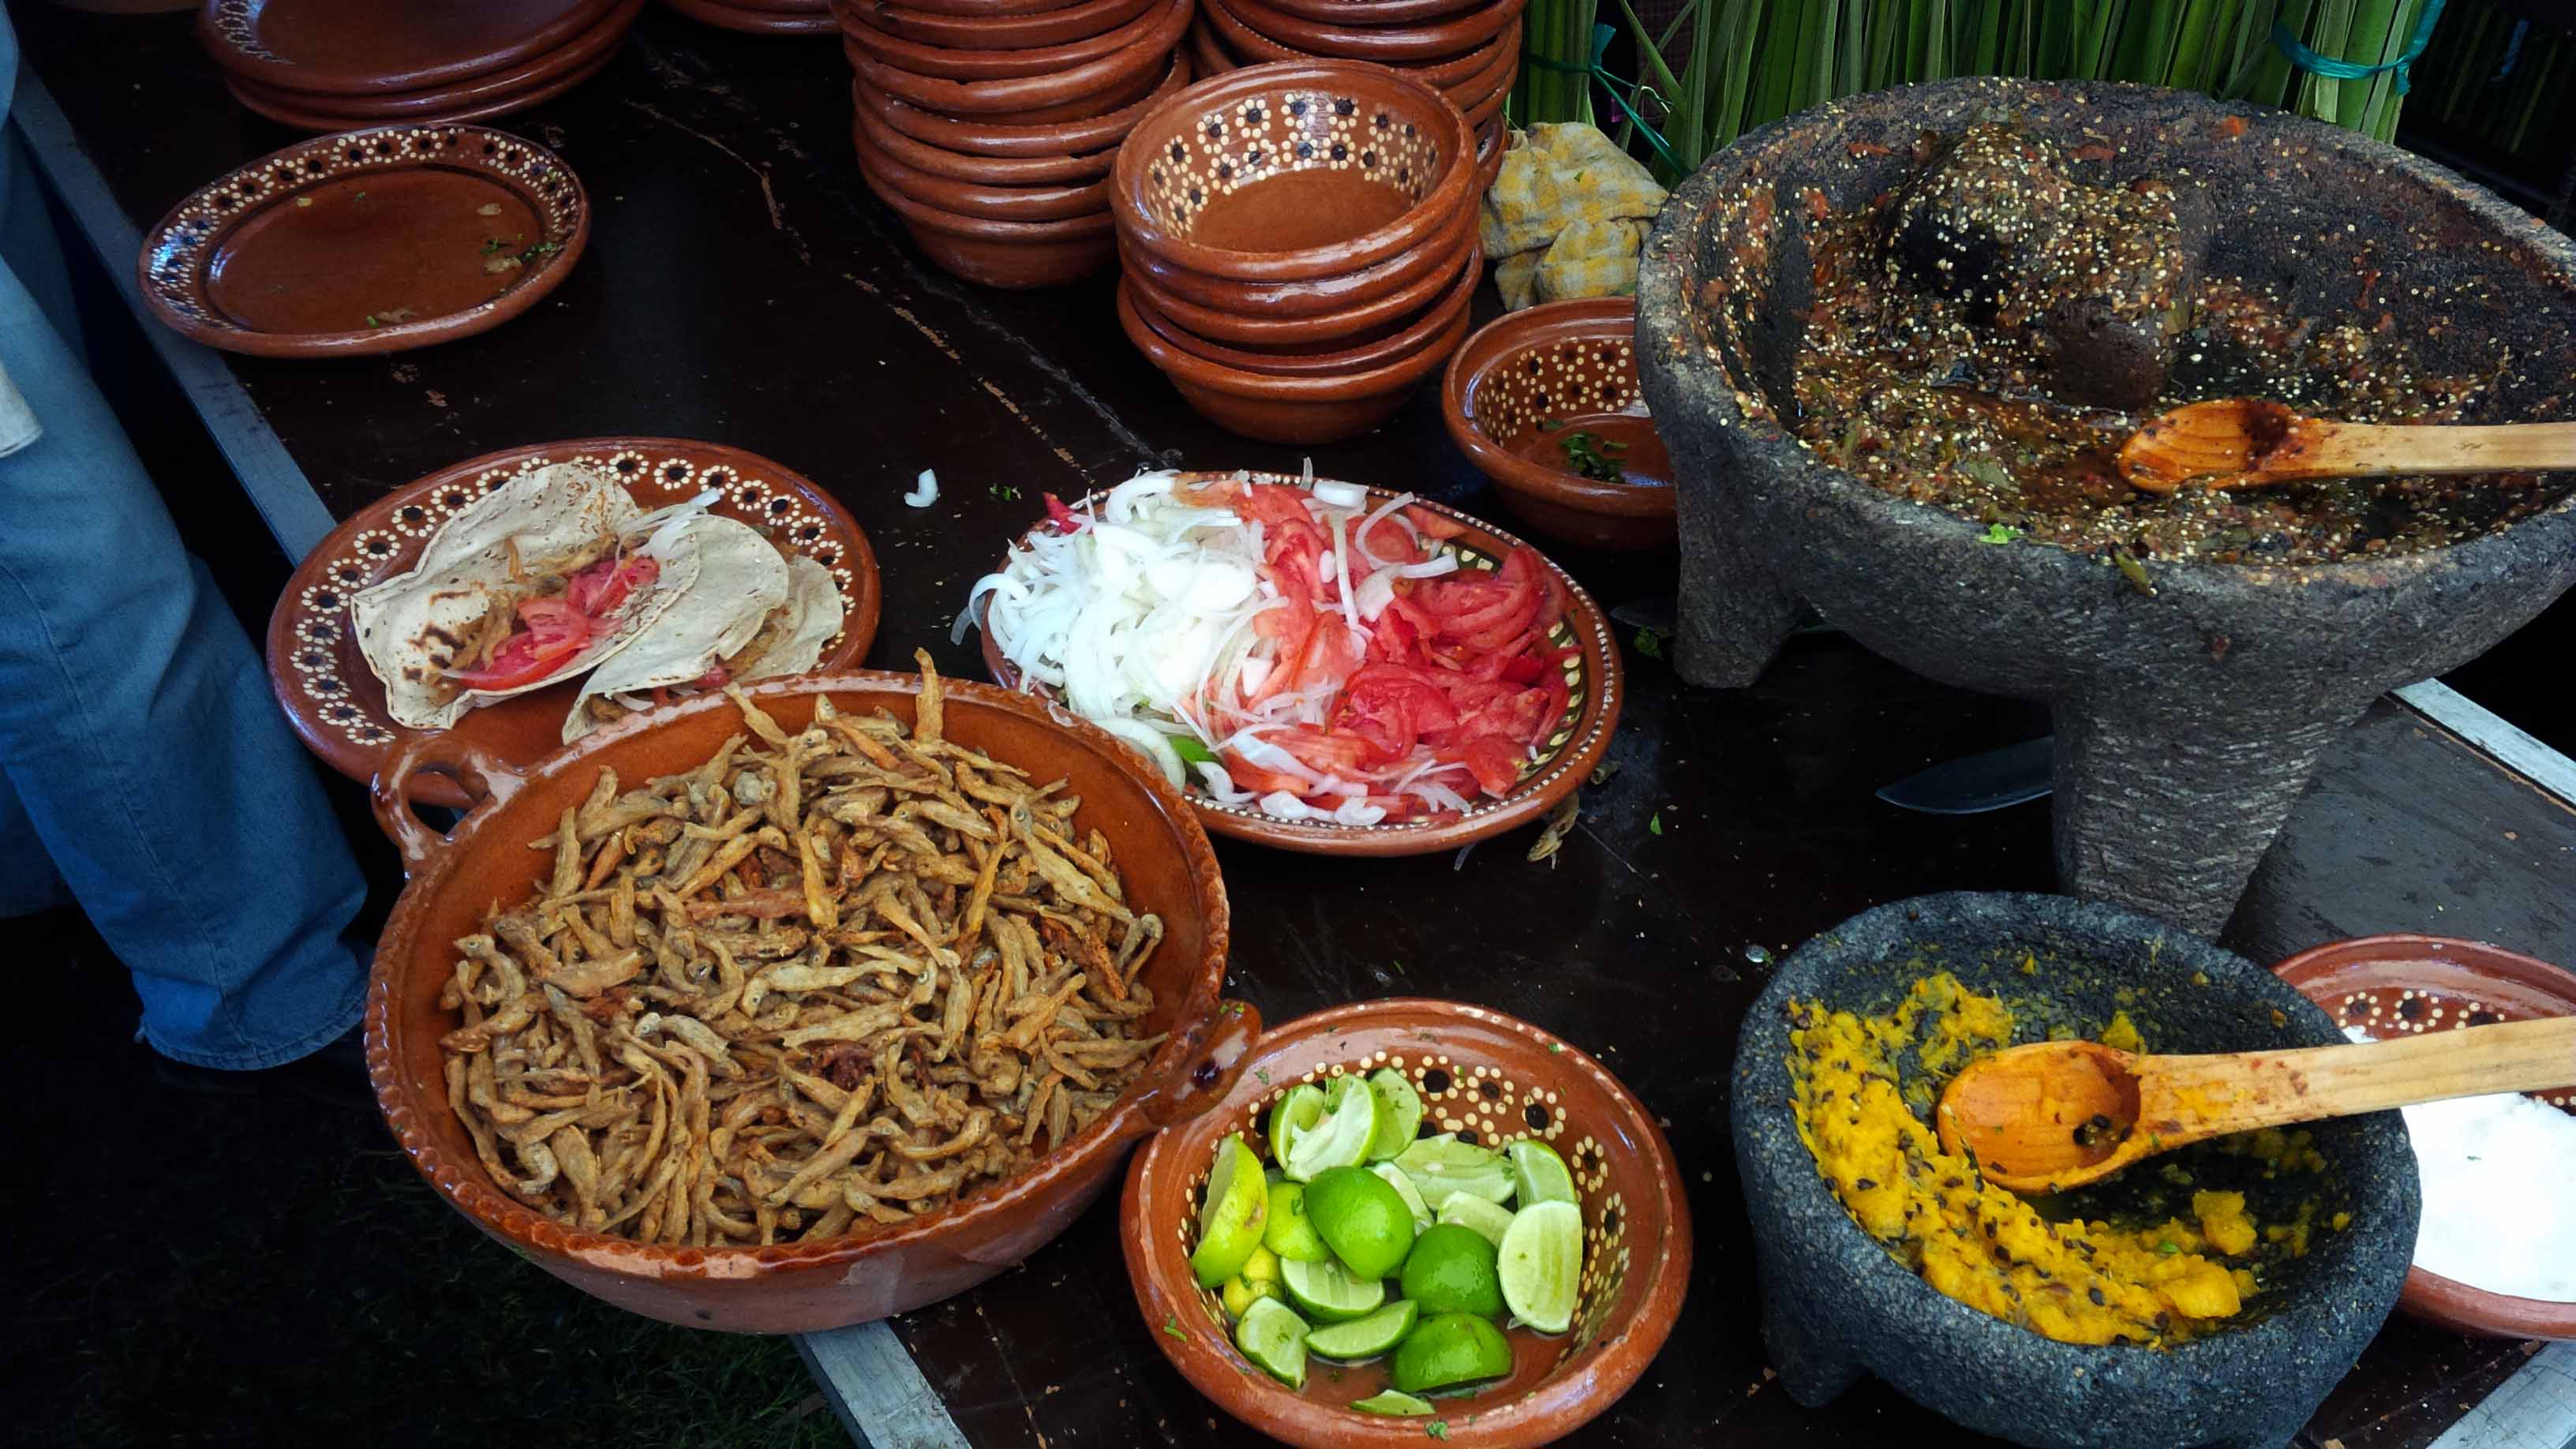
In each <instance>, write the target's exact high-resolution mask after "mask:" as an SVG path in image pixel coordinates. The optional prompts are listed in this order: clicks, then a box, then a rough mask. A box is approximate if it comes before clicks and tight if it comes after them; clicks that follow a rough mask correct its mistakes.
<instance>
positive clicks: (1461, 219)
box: [1110, 187, 1483, 321]
mask: <svg viewBox="0 0 2576 1449" xmlns="http://www.w3.org/2000/svg"><path fill="white" fill-rule="evenodd" d="M1110 195H1111V197H1112V199H1113V200H1114V199H1115V198H1116V196H1117V192H1116V190H1115V189H1114V187H1113V189H1112V191H1111V193H1110ZM1472 200H1473V198H1472V197H1471V198H1470V201H1471V202H1472ZM1482 210H1483V208H1481V207H1479V206H1476V205H1473V204H1470V205H1467V206H1462V207H1460V208H1459V209H1458V211H1457V214H1456V215H1454V216H1452V217H1451V218H1450V219H1449V221H1448V223H1447V225H1446V226H1445V227H1444V228H1443V229H1442V230H1441V231H1439V232H1436V233H1434V234H1433V235H1432V236H1430V237H1429V238H1427V239H1426V240H1424V241H1423V242H1421V243H1420V244H1418V245H1416V246H1412V247H1409V248H1407V249H1405V250H1404V251H1401V252H1398V253H1396V254H1395V255H1394V256H1392V257H1389V258H1387V259H1386V260H1384V261H1380V262H1374V263H1371V264H1370V265H1368V266H1365V267H1361V268H1359V269H1357V270H1356V271H1350V272H1344V273H1341V274H1339V275H1335V276H1324V277H1313V278H1309V279H1306V280H1303V281H1293V282H1238V281H1232V280H1229V279H1227V278H1224V277H1211V276H1208V275H1207V274H1205V273H1203V272H1194V271H1192V270H1190V269H1189V268H1187V267H1183V266H1179V265H1176V264H1174V263H1172V262H1169V261H1166V260H1164V259H1163V258H1161V257H1157V256H1153V255H1151V254H1149V253H1147V252H1146V251H1145V250H1144V248H1142V247H1140V246H1138V245H1136V242H1135V239H1134V238H1133V237H1132V236H1130V235H1129V234H1128V233H1127V232H1126V231H1125V229H1123V228H1122V229H1121V230H1120V231H1119V233H1118V251H1119V256H1120V258H1121V260H1122V261H1123V262H1124V263H1125V265H1126V267H1127V270H1128V271H1130V272H1134V273H1141V274H1143V275H1144V276H1145V277H1146V278H1148V279H1149V280H1151V281H1152V282H1153V283H1154V284H1155V287H1156V288H1157V290H1158V293H1169V294H1171V295H1173V296H1177V297H1182V298H1185V299H1187V300H1188V301H1190V302H1191V303H1194V304H1195V305H1197V306H1200V307H1205V308H1208V309H1210V310H1212V311H1219V312H1225V313H1229V314H1231V315H1234V316H1237V317H1245V318H1251V319H1255V320H1266V319H1269V318H1274V317H1275V318H1279V319H1283V320H1295V321H1310V320H1312V319H1314V318H1317V317H1324V316H1334V317H1339V316H1342V315H1344V314H1345V313H1346V312H1347V311H1348V310H1349V309H1351V308H1355V307H1359V306H1363V305H1366V304H1368V303H1371V302H1375V301H1377V300H1379V299H1381V298H1384V297H1386V296H1388V295H1390V294H1392V293H1394V292H1397V291H1400V290H1403V289H1405V288H1409V287H1415V286H1421V285H1426V283H1425V282H1424V280H1423V279H1424V278H1426V277H1429V276H1432V275H1433V274H1435V273H1445V272H1446V271H1447V269H1448V267H1449V266H1450V265H1451V264H1452V263H1453V262H1454V261H1455V260H1456V259H1457V256H1458V254H1459V253H1460V252H1462V251H1465V250H1466V249H1467V248H1469V247H1473V246H1476V245H1477V235H1478V231H1479V227H1480V218H1481V212H1482Z"/></svg>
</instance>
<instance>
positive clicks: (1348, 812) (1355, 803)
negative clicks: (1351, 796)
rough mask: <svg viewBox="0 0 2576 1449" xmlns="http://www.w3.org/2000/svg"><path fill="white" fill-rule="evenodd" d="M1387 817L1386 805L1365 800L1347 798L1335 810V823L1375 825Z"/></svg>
mask: <svg viewBox="0 0 2576 1449" xmlns="http://www.w3.org/2000/svg"><path fill="white" fill-rule="evenodd" d="M1385 818H1386V807H1385V806H1383V805H1371V804H1369V803H1367V802H1366V801H1363V800H1345V801H1343V802H1342V803H1341V804H1340V805H1339V806H1337V807H1335V809H1334V810H1333V816H1332V819H1333V823H1334V824H1335V825H1375V824H1376V823H1378V822H1379V821H1381V820H1384V819H1385Z"/></svg>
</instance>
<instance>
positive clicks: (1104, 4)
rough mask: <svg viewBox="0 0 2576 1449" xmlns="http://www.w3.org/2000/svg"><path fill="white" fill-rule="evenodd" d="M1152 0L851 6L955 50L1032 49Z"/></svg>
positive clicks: (1125, 16)
mask: <svg viewBox="0 0 2576 1449" xmlns="http://www.w3.org/2000/svg"><path fill="white" fill-rule="evenodd" d="M1155 4H1156V0H1080V3H1078V4H1073V5H1062V6H1059V7H1058V8H1055V9H1049V10H1034V11H1030V12H1028V13H1026V14H1021V15H987V16H967V15H951V14H944V13H942V12H940V11H937V10H928V9H924V8H922V7H920V6H917V5H890V4H887V3H885V0H868V3H861V4H859V5H856V6H853V7H852V8H851V12H850V13H852V14H854V15H857V16H858V17H860V18H861V19H863V20H865V21H866V22H867V23H868V24H869V25H871V26H874V27H875V28H876V29H878V30H880V31H882V32H884V33H885V34H887V35H891V36H894V37H896V38H897V39H901V40H908V41H911V42H912V43H914V44H916V45H939V46H946V47H949V48H950V49H955V50H1032V49H1036V48H1038V47H1041V46H1049V45H1063V44H1066V43H1068V42H1071V41H1077V40H1086V39H1089V38H1090V37H1092V36H1095V35H1100V34H1104V33H1106V32H1108V31H1111V30H1114V29H1116V28H1117V27H1119V26H1121V25H1124V24H1126V23H1127V22H1128V21H1130V20H1133V19H1135V18H1136V17H1137V16H1139V15H1142V14H1144V13H1145V12H1146V11H1148V10H1151V9H1152V8H1153V7H1154V5H1155Z"/></svg>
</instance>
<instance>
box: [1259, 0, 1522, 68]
mask: <svg viewBox="0 0 2576 1449" xmlns="http://www.w3.org/2000/svg"><path fill="white" fill-rule="evenodd" d="M1527 3H1528V0H1494V3H1493V4H1490V5H1479V6H1476V7H1474V8H1473V9H1468V10H1460V11H1455V12H1452V13H1451V14H1448V15H1444V16H1440V17H1438V18H1436V19H1426V20H1419V21H1414V22H1412V23H1409V24H1368V25H1336V24H1334V23H1332V22H1330V21H1324V20H1315V19H1312V18H1310V17H1307V16H1303V15H1298V14H1296V13H1294V12H1292V11H1288V10H1283V9H1280V8H1279V7H1277V6H1274V5H1271V4H1269V3H1268V0H1208V8H1209V9H1210V10H1212V11H1215V12H1216V13H1218V14H1220V15H1231V16H1233V17H1234V18H1235V19H1236V20H1237V21H1239V22H1241V23H1242V24H1243V25H1244V26H1246V27H1248V28H1250V29H1252V30H1255V31H1258V32H1259V33H1260V34H1261V35H1263V36H1265V37H1267V38H1269V39H1271V40H1275V41H1277V42H1278V43H1280V44H1281V45H1286V46H1292V47H1294V48H1296V49H1298V50H1302V51H1306V52H1308V53H1310V54H1314V55H1329V56H1333V57H1335V58H1336V59H1341V60H1374V61H1378V62H1380V63H1382V64H1386V65H1405V64H1409V63H1411V62H1414V61H1421V60H1436V59H1439V58H1441V57H1444V56H1453V55H1457V54H1458V53H1460V52H1462V51H1468V50H1473V49H1475V48H1476V47H1478V46H1481V45H1483V44H1485V43H1486V42H1487V41H1490V40H1492V39H1494V38H1495V37H1496V36H1499V35H1501V34H1502V33H1503V31H1504V29H1505V28H1506V27H1508V26H1510V25H1511V24H1512V23H1513V22H1514V21H1516V20H1518V19H1520V16H1521V10H1522V8H1523V7H1524V6H1525V5H1526V4H1527Z"/></svg>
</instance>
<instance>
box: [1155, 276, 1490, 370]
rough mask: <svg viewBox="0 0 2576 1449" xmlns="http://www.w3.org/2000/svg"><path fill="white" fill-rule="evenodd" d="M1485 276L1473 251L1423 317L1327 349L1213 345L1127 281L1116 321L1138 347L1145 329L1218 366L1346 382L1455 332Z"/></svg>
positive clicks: (1167, 342)
mask: <svg viewBox="0 0 2576 1449" xmlns="http://www.w3.org/2000/svg"><path fill="white" fill-rule="evenodd" d="M1484 275H1485V258H1484V255H1483V254H1482V253H1474V252H1471V253H1469V254H1468V259H1467V264H1466V266H1464V267H1463V268H1461V269H1460V270H1459V272H1458V275H1457V276H1456V277H1455V278H1454V279H1452V280H1451V282H1450V284H1449V289H1448V291H1446V292H1444V293H1443V294H1442V295H1441V297H1440V299H1439V300H1438V301H1436V302H1434V303H1433V304H1432V305H1431V306H1430V307H1428V308H1426V309H1425V310H1424V311H1423V312H1422V313H1421V314H1420V315H1419V316H1416V317H1414V318H1412V319H1411V320H1410V321H1408V322H1407V323H1406V324H1405V325H1404V326H1401V327H1398V328H1396V329H1394V330H1392V331H1389V332H1386V333H1384V334H1382V335H1380V336H1376V337H1372V338H1368V339H1366V340H1363V341H1358V342H1354V343H1352V344H1351V345H1349V346H1333V347H1329V348H1326V349H1283V350H1277V351H1269V352H1255V351H1251V350H1249V349H1246V348H1239V347H1228V346H1226V345H1224V344H1223V343H1220V342H1212V341H1210V340H1209V339H1207V338H1204V337H1200V336H1196V335H1194V334H1193V333H1191V332H1190V330H1189V329H1188V328H1186V327H1183V326H1181V325H1179V324H1178V323H1176V322H1174V321H1172V319H1170V318H1169V317H1166V316H1163V315H1162V314H1161V313H1159V312H1157V311H1156V310H1154V304H1153V303H1151V302H1148V301H1145V300H1144V299H1142V298H1140V297H1138V296H1136V295H1135V291H1134V288H1132V287H1131V286H1129V285H1127V284H1125V283H1123V282H1122V283H1121V284H1120V286H1119V289H1118V322H1119V325H1120V326H1121V327H1124V328H1125V329H1126V330H1127V336H1128V339H1129V340H1130V341H1133V342H1135V343H1136V345H1137V346H1138V347H1139V348H1141V347H1143V346H1144V345H1145V344H1144V342H1143V340H1142V339H1141V338H1139V337H1138V336H1137V333H1138V330H1139V329H1142V330H1144V331H1147V332H1150V333H1152V334H1153V335H1154V337H1155V338H1156V339H1158V340H1159V341H1161V342H1163V343H1164V344H1165V345H1167V346H1171V347H1177V348H1179V349H1181V350H1182V351H1184V352H1187V353H1189V354H1190V355H1191V356H1193V357H1198V358H1202V359H1205V360H1206V361H1209V362H1213V363H1215V364H1217V365H1218V366H1220V367H1231V368H1234V369H1237V370H1238V371H1242V372H1256V373H1267V374H1270V375H1272V376H1275V377H1345V376H1349V375H1351V374H1353V373H1360V372H1367V371H1371V370H1373V369H1376V368H1382V367H1385V366H1388V365H1389V364H1391V363H1394V362H1396V361H1399V360H1401V359H1403V358H1406V357H1410V356H1412V355H1413V354H1414V353H1416V352H1419V351H1421V350H1422V349H1423V348H1425V347H1428V346H1430V345H1432V344H1433V343H1434V342H1436V341H1438V340H1439V339H1441V338H1443V337H1446V336H1448V335H1449V334H1450V333H1451V332H1453V331H1455V330H1457V326H1458V323H1459V322H1460V321H1461V320H1462V319H1464V318H1465V317H1466V315H1467V307H1468V304H1469V303H1471V302H1473V301H1474V300H1475V299H1476V283H1477V282H1478V281H1479V280H1480V279H1481V278H1483V276H1484ZM1452 345H1453V346H1454V345H1455V344H1454V343H1453V344H1452ZM1453 356H1454V354H1453Z"/></svg>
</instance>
